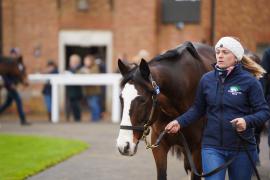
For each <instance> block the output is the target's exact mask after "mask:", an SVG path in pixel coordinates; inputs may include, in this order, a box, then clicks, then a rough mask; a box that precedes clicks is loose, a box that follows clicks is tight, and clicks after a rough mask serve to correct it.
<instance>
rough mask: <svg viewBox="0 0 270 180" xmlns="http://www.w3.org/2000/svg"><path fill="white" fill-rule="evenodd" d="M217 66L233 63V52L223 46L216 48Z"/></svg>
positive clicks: (234, 61) (234, 60) (231, 64)
mask: <svg viewBox="0 0 270 180" xmlns="http://www.w3.org/2000/svg"><path fill="white" fill-rule="evenodd" d="M216 59H217V66H218V67H219V68H228V67H230V66H233V65H235V63H236V57H235V56H234V54H233V53H232V52H231V51H230V50H228V49H227V48H225V47H220V48H217V49H216Z"/></svg>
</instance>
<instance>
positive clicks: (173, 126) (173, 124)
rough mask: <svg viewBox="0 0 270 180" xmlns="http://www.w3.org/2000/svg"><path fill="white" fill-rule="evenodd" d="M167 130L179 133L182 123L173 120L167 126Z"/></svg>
mask: <svg viewBox="0 0 270 180" xmlns="http://www.w3.org/2000/svg"><path fill="white" fill-rule="evenodd" d="M165 130H166V131H167V132H168V133H169V134H170V133H177V132H178V131H179V130H180V124H179V123H178V121H177V120H173V121H172V122H170V123H169V124H167V126H166V127H165Z"/></svg>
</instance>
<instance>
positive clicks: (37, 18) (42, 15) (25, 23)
mask: <svg viewBox="0 0 270 180" xmlns="http://www.w3.org/2000/svg"><path fill="white" fill-rule="evenodd" d="M2 2H3V27H4V28H3V37H4V38H3V45H4V53H5V54H8V52H9V49H10V48H11V47H19V48H20V49H21V51H22V54H23V56H24V61H25V63H26V66H27V68H28V72H35V71H39V70H40V69H41V68H42V66H44V65H45V63H46V61H47V59H55V60H56V59H57V57H58V26H59V25H58V12H57V6H56V1H54V0H39V1H36V0H27V1H26V0H13V1H9V0H3V1H2ZM26 2H27V3H26ZM37 48H39V49H40V50H41V55H40V56H39V57H35V56H34V49H37Z"/></svg>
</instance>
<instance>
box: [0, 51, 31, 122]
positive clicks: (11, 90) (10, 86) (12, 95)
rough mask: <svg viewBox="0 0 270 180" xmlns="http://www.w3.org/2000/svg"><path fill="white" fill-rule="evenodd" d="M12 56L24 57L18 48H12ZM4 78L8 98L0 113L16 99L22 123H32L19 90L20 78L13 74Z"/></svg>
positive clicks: (0, 107) (0, 108)
mask: <svg viewBox="0 0 270 180" xmlns="http://www.w3.org/2000/svg"><path fill="white" fill-rule="evenodd" d="M10 56H11V57H12V58H15V59H17V58H22V57H21V53H20V50H19V49H18V48H12V49H11V50H10ZM2 79H3V81H4V87H5V88H6V90H7V98H6V100H5V102H4V103H3V104H2V105H1V106H0V113H2V112H3V111H5V110H6V109H7V108H8V107H10V106H11V104H12V102H13V100H14V101H15V103H16V106H17V111H18V113H19V117H20V123H21V125H30V123H29V122H27V121H26V118H25V113H24V110H23V103H22V99H21V97H20V94H19V93H18V91H17V83H18V80H17V79H16V77H13V76H11V75H3V76H2Z"/></svg>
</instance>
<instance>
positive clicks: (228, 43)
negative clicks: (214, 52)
mask: <svg viewBox="0 0 270 180" xmlns="http://www.w3.org/2000/svg"><path fill="white" fill-rule="evenodd" d="M219 47H225V48H227V49H229V50H230V51H231V52H232V53H233V54H234V55H235V56H236V58H237V60H238V61H240V60H241V59H242V58H243V55H244V48H243V46H242V45H241V43H240V42H239V41H237V40H236V39H234V38H232V37H223V38H221V39H220V40H219V41H218V42H217V44H216V46H215V49H217V48H219Z"/></svg>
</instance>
